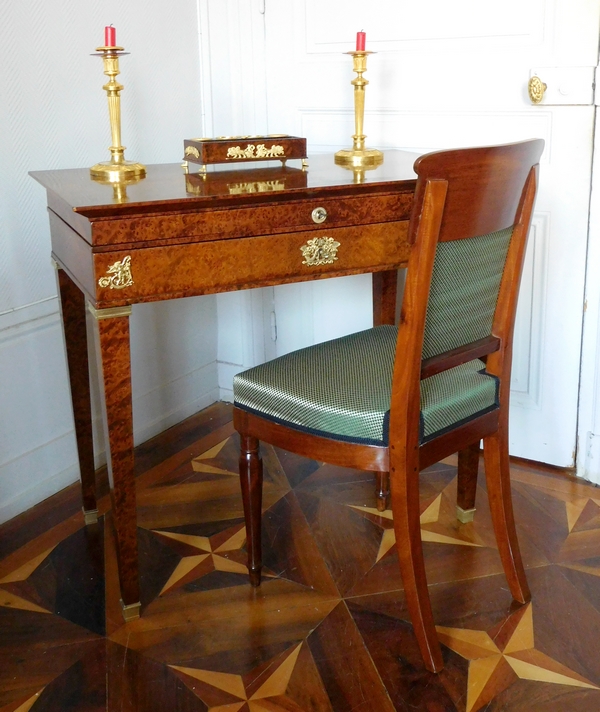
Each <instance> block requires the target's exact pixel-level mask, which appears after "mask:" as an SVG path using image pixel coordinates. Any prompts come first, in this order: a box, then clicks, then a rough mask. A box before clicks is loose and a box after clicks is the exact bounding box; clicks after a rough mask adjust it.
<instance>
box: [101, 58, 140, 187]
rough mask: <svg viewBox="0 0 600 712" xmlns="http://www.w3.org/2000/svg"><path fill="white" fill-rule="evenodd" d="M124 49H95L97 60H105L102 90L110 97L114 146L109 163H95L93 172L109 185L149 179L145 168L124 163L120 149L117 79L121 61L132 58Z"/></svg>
mask: <svg viewBox="0 0 600 712" xmlns="http://www.w3.org/2000/svg"><path fill="white" fill-rule="evenodd" d="M123 49H124V48H123V47H96V53H97V54H96V55H95V56H97V57H102V60H103V62H104V74H106V76H107V77H108V82H107V83H106V84H104V86H103V87H102V88H103V89H104V90H105V91H106V94H107V96H108V115H109V118H110V133H111V138H112V146H110V147H109V149H108V150H109V151H110V161H103V162H101V163H96V165H94V166H92V167H91V168H90V174H91V176H92V178H93V179H94V180H100V181H104V182H108V183H121V182H124V181H132V182H135V181H136V180H139V179H140V178H143V177H144V176H145V175H146V167H145V166H143V165H142V164H141V163H137V162H135V161H126V160H125V146H122V145H121V97H120V93H121V91H122V89H123V85H122V84H119V82H117V80H116V79H115V77H116V76H117V74H119V57H121V56H123V55H126V54H129V53H128V52H124V51H123Z"/></svg>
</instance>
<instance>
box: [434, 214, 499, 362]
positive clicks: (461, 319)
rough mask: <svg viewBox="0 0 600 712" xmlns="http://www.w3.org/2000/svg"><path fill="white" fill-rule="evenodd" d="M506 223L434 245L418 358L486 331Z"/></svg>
mask: <svg viewBox="0 0 600 712" xmlns="http://www.w3.org/2000/svg"><path fill="white" fill-rule="evenodd" d="M512 231H513V230H512V225H511V226H510V227H507V228H505V229H503V230H498V231H496V232H492V233H490V234H488V235H480V236H477V237H472V238H470V239H463V240H452V241H448V242H440V243H438V245H437V249H436V255H435V262H434V265H433V273H432V276H431V286H430V290H429V300H428V304H427V317H426V321H425V333H424V339H423V358H430V357H432V356H437V355H439V354H441V353H444V352H446V351H451V350H452V349H456V348H458V347H460V346H464V345H466V344H470V343H472V342H474V341H478V340H479V339H483V338H485V337H486V336H490V335H491V333H492V322H493V319H494V312H495V309H496V302H497V300H498V290H499V289H500V280H501V279H502V273H503V271H504V263H505V261H506V253H507V251H508V245H509V243H510V238H511V235H512Z"/></svg>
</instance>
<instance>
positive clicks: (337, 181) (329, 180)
mask: <svg viewBox="0 0 600 712" xmlns="http://www.w3.org/2000/svg"><path fill="white" fill-rule="evenodd" d="M418 155H419V154H417V153H410V152H408V151H395V150H394V151H393V150H389V151H386V152H385V159H384V162H383V164H382V165H381V166H379V167H377V168H375V169H372V170H365V171H357V170H354V171H353V170H352V169H347V168H344V167H342V166H338V165H336V164H335V163H334V160H333V155H332V154H318V155H314V156H310V157H309V159H308V168H307V169H306V170H305V171H303V170H301V169H300V168H294V167H291V166H289V165H288V166H285V167H283V166H281V164H280V163H279V162H276V163H274V164H273V165H272V166H265V164H264V163H263V164H261V166H260V167H259V168H256V167H251V166H248V167H243V168H242V167H236V170H232V169H231V166H230V165H227V164H225V165H213V166H208V171H207V173H206V177H203V176H202V175H199V174H194V173H190V174H185V173H184V170H183V168H182V167H181V164H160V165H150V166H147V173H146V177H145V178H142V179H141V180H139V181H136V182H130V183H127V184H115V183H101V182H99V181H96V180H92V179H91V178H90V172H89V169H88V168H74V169H66V170H53V171H34V172H31V173H30V175H31V176H32V177H33V178H35V180H37V181H38V182H39V183H41V184H42V185H43V186H44V187H45V188H46V189H47V190H48V205H49V206H50V207H51V208H52V207H53V204H55V203H56V201H59V203H60V204H61V208H62V209H63V210H64V208H65V207H67V206H68V207H69V208H70V209H72V210H73V211H75V212H76V213H78V214H80V215H82V216H85V217H87V218H91V219H94V218H103V217H106V218H110V217H113V216H124V215H148V214H152V213H164V212H165V211H172V210H175V211H177V212H181V211H184V212H187V211H193V210H200V209H212V208H216V207H221V208H224V207H236V206H241V205H248V204H252V205H256V204H259V203H262V202H269V203H273V202H278V201H285V200H294V199H295V198H299V199H303V198H308V197H310V198H318V197H332V198H333V197H335V196H337V195H340V196H342V195H360V194H361V193H369V194H373V193H378V192H389V191H390V190H394V188H400V187H401V188H402V189H403V190H404V191H407V190H414V181H415V179H416V176H415V173H414V171H413V164H414V162H415V160H416V159H417V158H418ZM399 184H402V186H400V185H399ZM65 204H66V205H65ZM63 210H57V212H59V213H61V212H63Z"/></svg>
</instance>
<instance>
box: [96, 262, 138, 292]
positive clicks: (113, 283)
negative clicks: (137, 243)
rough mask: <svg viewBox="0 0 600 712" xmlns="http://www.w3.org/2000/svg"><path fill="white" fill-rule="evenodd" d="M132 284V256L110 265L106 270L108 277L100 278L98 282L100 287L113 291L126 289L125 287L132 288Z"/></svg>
mask: <svg viewBox="0 0 600 712" xmlns="http://www.w3.org/2000/svg"><path fill="white" fill-rule="evenodd" d="M132 284H133V277H132V276H131V257H130V255H127V257H124V258H123V259H122V260H121V261H119V262H115V263H114V264H112V265H110V267H109V268H108V269H107V270H106V277H100V279H99V280H98V286H100V287H110V288H111V289H125V287H131V285H132Z"/></svg>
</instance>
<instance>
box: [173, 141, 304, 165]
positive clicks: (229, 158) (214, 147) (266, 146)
mask: <svg viewBox="0 0 600 712" xmlns="http://www.w3.org/2000/svg"><path fill="white" fill-rule="evenodd" d="M294 158H299V159H301V161H302V167H303V168H306V167H307V165H308V163H307V160H306V158H307V154H306V139H305V138H299V137H298V136H289V135H287V134H269V135H267V136H260V135H259V136H219V137H218V138H191V139H186V140H184V142H183V161H184V163H183V167H184V168H185V169H187V164H188V162H190V163H199V164H200V166H201V168H200V171H201V172H202V173H206V167H207V165H210V164H212V163H247V162H249V161H273V160H276V161H281V163H282V164H283V165H284V166H285V164H286V161H288V160H290V159H294Z"/></svg>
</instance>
